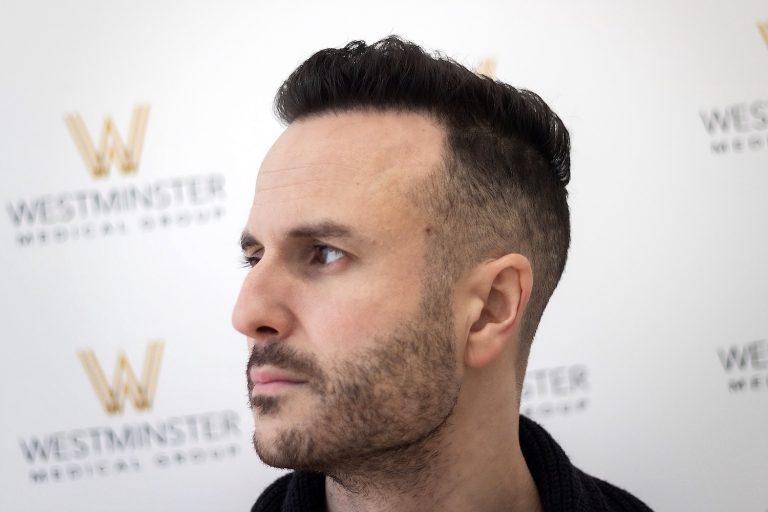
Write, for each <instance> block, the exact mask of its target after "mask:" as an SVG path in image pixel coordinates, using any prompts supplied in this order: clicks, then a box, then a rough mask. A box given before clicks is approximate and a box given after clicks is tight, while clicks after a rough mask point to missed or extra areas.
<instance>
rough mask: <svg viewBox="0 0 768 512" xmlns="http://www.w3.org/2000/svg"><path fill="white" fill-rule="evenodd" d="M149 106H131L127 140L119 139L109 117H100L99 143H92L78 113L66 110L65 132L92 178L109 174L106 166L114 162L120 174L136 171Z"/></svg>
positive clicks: (113, 123)
mask: <svg viewBox="0 0 768 512" xmlns="http://www.w3.org/2000/svg"><path fill="white" fill-rule="evenodd" d="M148 118H149V106H148V105H139V106H137V107H136V108H134V109H133V115H132V116H131V126H130V129H129V131H128V144H124V143H123V139H122V137H120V134H119V133H118V131H117V128H115V122H114V121H113V120H112V118H111V117H109V116H107V117H106V118H104V124H103V125H102V128H101V138H100V139H99V147H98V148H96V147H95V146H94V145H93V140H92V139H91V136H90V135H89V134H88V130H87V129H86V128H85V123H84V122H83V119H82V118H81V117H80V114H69V115H67V116H65V117H64V122H65V123H67V127H68V128H69V133H70V134H71V135H72V138H73V139H74V141H75V145H76V146H77V149H78V150H79V151H80V155H81V156H82V157H83V161H84V162H85V165H86V166H87V167H88V170H90V171H91V174H92V175H93V176H94V177H95V178H102V177H104V176H106V175H107V174H109V166H110V165H111V164H112V163H114V164H116V165H117V166H118V167H119V168H120V170H121V171H122V172H123V173H124V174H130V173H133V172H136V169H138V167H139V158H141V149H142V146H143V145H144V133H145V132H146V130H147V119H148Z"/></svg>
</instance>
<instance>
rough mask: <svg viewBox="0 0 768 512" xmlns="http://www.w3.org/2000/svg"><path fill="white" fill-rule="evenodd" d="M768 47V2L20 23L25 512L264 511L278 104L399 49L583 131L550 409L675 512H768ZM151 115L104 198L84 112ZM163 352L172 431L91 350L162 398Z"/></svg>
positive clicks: (98, 5)
mask: <svg viewBox="0 0 768 512" xmlns="http://www.w3.org/2000/svg"><path fill="white" fill-rule="evenodd" d="M761 22H763V23H764V22H768V5H767V4H766V3H765V2H764V1H762V0H744V1H739V2H702V1H693V0H687V1H683V0H675V1H664V2H661V1H653V2H634V3H630V2H610V1H607V0H605V1H598V0H592V1H589V2H567V1H564V0H563V1H550V2H537V3H533V2H523V1H509V2H497V3H494V2H489V1H475V2H451V1H443V2H422V3H417V2H404V1H399V0H398V1H390V2H386V3H361V2H354V3H353V2H348V3H343V2H292V3H285V2H284V3H280V2H272V3H269V4H266V3H262V2H227V1H219V2H197V3H195V2H188V1H185V2H182V1H169V2H154V1H144V0H142V1H133V2H129V3H126V2H117V1H114V0H106V1H105V0H99V1H96V0H94V1H78V2H54V1H47V2H44V1H29V0H24V1H22V0H13V1H8V0H5V1H4V2H3V4H2V5H0V66H1V68H0V114H2V115H0V145H1V146H0V148H1V149H2V151H0V202H2V206H3V213H2V214H1V218H0V263H1V264H0V282H1V283H2V294H0V334H1V335H2V343H1V344H0V375H1V376H2V377H1V378H2V381H1V382H0V405H1V406H2V410H3V414H2V416H3V420H2V422H1V423H0V460H2V464H1V465H0V509H2V510H4V511H22V510H23V511H43V510H53V509H57V510H58V509H61V510H83V511H88V510H94V511H95V510H114V511H120V510H126V511H127V510H182V509H183V510H189V511H197V510H199V511H203V510H211V509H215V510H247V509H248V507H250V505H251V504H252V502H253V500H254V499H255V498H256V496H257V495H258V494H259V492H260V491H261V490H262V489H263V488H264V487H265V486H266V485H267V484H268V483H269V482H271V481H272V480H273V479H274V477H275V475H277V474H279V472H277V471H275V470H273V469H270V468H267V467H265V466H263V465H262V464H261V463H260V462H259V461H258V459H257V458H256V456H255V455H254V454H253V453H252V449H251V448H250V447H249V441H248V439H249V436H250V429H251V417H250V413H249V411H248V409H247V401H246V393H245V379H244V371H243V370H244V365H245V362H246V348H245V343H244V340H242V339H241V337H240V336H239V335H238V334H237V333H236V332H235V331H234V330H233V329H232V328H231V326H230V320H229V317H230V310H231V307H232V305H233V303H234V299H235V295H236V293H237V290H238V288H239V285H240V281H241V279H242V278H243V276H244V270H241V269H240V268H239V266H238V257H239V254H238V252H239V248H238V236H239V233H240V229H241V227H242V225H243V224H244V222H245V217H246V213H247V210H248V208H249V203H250V199H251V192H252V188H253V185H254V181H255V173H256V169H257V168H258V165H259V162H260V160H261V158H262V157H263V155H264V153H265V151H266V149H267V148H268V147H269V145H270V144H271V142H272V141H273V140H274V138H275V137H276V136H277V135H278V134H279V132H280V130H281V127H280V125H279V124H278V123H277V122H276V121H275V120H274V118H273V117H272V114H271V102H272V98H273V95H274V92H275V90H276V88H277V87H278V86H279V84H280V83H281V82H282V80H283V79H284V78H285V77H286V76H287V75H288V73H289V72H290V71H291V70H292V69H293V68H294V67H295V66H296V65H297V64H299V63H300V62H301V61H302V60H303V59H305V58H306V57H307V56H309V55H310V54H311V53H313V52H314V51H316V50H318V49H320V48H324V47H328V46H340V45H342V44H344V43H346V42H347V41H349V40H351V39H365V40H367V41H373V40H376V39H379V38H381V37H383V36H385V35H387V34H389V33H397V34H400V35H402V36H405V37H407V38H409V39H412V40H414V41H416V42H418V43H420V44H423V45H425V46H427V47H429V48H436V49H440V50H443V51H444V52H446V53H447V54H448V55H451V56H453V57H455V58H457V59H458V60H459V61H461V62H463V63H465V64H467V65H470V66H475V65H477V64H479V63H480V62H481V61H482V60H483V59H487V58H490V59H494V60H495V61H496V62H497V68H496V74H497V76H498V77H499V78H501V79H502V80H505V81H507V82H509V83H512V84H514V85H517V86H521V87H526V88H529V89H532V90H534V91H536V92H538V93H539V94H541V95H542V97H544V99H545V100H547V101H548V102H549V103H550V105H551V106H552V107H553V108H554V110H555V111H556V112H558V113H559V114H560V115H561V117H562V118H563V120H564V121H565V123H566V125H567V126H568V127H569V129H570V130H571V134H572V138H573V169H572V173H573V180H572V183H571V185H570V186H569V189H570V192H571V196H570V197H571V205H572V215H573V246H572V251H571V255H570V259H569V262H568V266H567V269H566V273H565V276H564V279H563V281H562V283H561V285H560V287H559V289H558V291H557V292H556V294H555V296H554V298H553V300H552V302H551V304H550V307H549V309H548V311H547V313H546V314H545V316H544V320H543V324H542V327H541V328H540V331H539V334H538V336H537V339H536V341H535V344H534V351H533V356H532V361H531V364H530V373H529V377H528V379H527V381H526V390H525V397H524V402H523V412H525V413H527V414H529V415H531V417H533V418H534V419H536V420H538V421H540V422H542V423H543V424H544V425H545V426H546V427H547V428H548V429H549V430H550V432H552V433H553V435H554V436H555V437H556V438H557V439H558V440H559V441H560V442H561V444H562V445H563V446H564V447H565V449H566V451H567V452H568V453H569V455H570V456H571V458H572V459H573V460H574V461H575V463H576V464H578V465H580V466H581V468H582V469H584V470H585V471H587V472H590V473H593V474H596V475H598V476H600V477H602V478H605V479H607V480H609V481H612V482H614V483H616V484H618V485H620V486H623V487H626V488H627V489H629V490H630V491H631V492H633V493H634V494H636V495H638V496H639V497H641V498H643V499H644V500H645V501H647V502H648V503H649V505H651V506H652V508H654V509H657V510H670V511H680V510H696V511H702V512H705V511H713V512H715V511H729V512H731V511H736V512H740V511H743V512H765V511H766V510H768V485H766V481H767V480H768V442H766V425H767V424H768V342H766V340H767V339H768V298H766V292H765V290H766V287H767V285H768V275H767V272H766V270H765V262H766V261H768V229H766V224H767V223H766V220H767V219H768V203H766V197H767V196H766V192H767V191H768V165H767V164H768V34H767V35H765V36H763V35H762V34H761V31H760V29H759V24H760V23H761ZM767 32H768V31H767ZM139 105H148V106H149V107H150V111H149V117H148V122H147V125H146V134H145V137H144V146H143V152H142V154H141V158H140V161H139V166H138V172H137V173H134V174H130V175H124V174H122V173H121V172H120V171H119V169H118V167H117V166H114V167H112V169H111V170H110V173H109V175H108V176H107V177H105V178H101V179H96V178H94V177H93V176H92V175H91V174H90V172H89V170H88V168H87V166H86V165H85V163H84V161H83V159H82V158H81V155H80V153H79V152H78V149H77V147H76V145H75V143H74V139H73V137H72V136H71V134H70V133H69V131H68V129H67V126H66V124H65V122H64V116H65V115H67V114H72V113H77V114H79V115H80V116H81V118H82V120H83V122H84V125H85V126H86V127H87V131H88V132H89V133H90V136H91V137H92V138H93V139H94V143H95V144H98V137H99V134H100V133H101V131H102V128H103V122H104V118H105V116H110V117H111V119H113V120H114V126H115V127H116V129H117V131H118V132H119V133H120V134H121V135H122V136H123V138H124V139H125V138H126V137H127V134H128V132H129V126H130V124H131V113H132V111H133V109H134V108H135V107H136V106H139ZM211 183H214V184H218V185H210V184H211ZM206 187H208V188H206ZM211 187H213V189H215V190H214V192H211V190H213V189H211ZM217 187H218V188H217ZM206 190H208V192H210V193H207V194H206V192H205V191H206ZM131 197H133V199H132V200H130V199H127V198H131ZM158 340H160V341H161V342H162V353H161V356H160V357H159V358H156V359H154V360H152V361H154V363H155V367H156V368H157V371H156V372H155V373H154V374H153V375H154V376H156V378H157V387H156V392H155V394H154V396H152V397H149V398H151V399H152V400H151V404H148V405H150V406H149V407H144V408H141V407H136V406H135V405H134V404H133V403H130V401H128V403H127V404H126V405H125V407H124V409H123V411H122V413H120V414H108V413H107V412H106V410H105V409H104V407H103V406H102V403H101V402H100V401H99V399H98V397H97V394H96V392H95V389H94V386H93V385H92V382H91V380H90V376H91V375H89V373H88V372H87V371H86V369H85V367H84V365H83V364H82V363H81V360H80V358H79V356H78V354H79V353H80V352H82V351H87V350H91V351H93V357H95V360H96V361H97V362H98V365H100V367H101V368H102V370H103V372H104V374H105V378H106V381H109V383H110V384H111V383H112V378H113V372H114V367H115V364H116V362H117V361H118V360H120V354H121V353H124V354H125V359H124V360H123V361H124V362H125V361H127V362H129V365H130V367H132V368H133V370H134V371H135V373H136V374H137V379H141V372H142V368H144V369H147V368H149V367H150V366H151V364H150V363H145V362H144V357H145V353H146V352H147V351H148V347H149V346H150V343H152V342H155V341H158ZM150 359H151V358H150ZM150 362H151V361H150ZM142 365H143V366H142ZM123 370H124V368H123ZM149 373H150V374H152V372H149ZM117 374H118V375H124V376H125V375H127V374H126V373H125V372H124V371H123V372H117ZM150 377H151V375H150ZM97 380H98V379H97Z"/></svg>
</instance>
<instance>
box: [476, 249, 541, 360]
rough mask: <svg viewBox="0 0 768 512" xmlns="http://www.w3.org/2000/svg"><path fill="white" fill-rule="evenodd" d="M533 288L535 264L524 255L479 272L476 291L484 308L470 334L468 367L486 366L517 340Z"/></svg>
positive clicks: (492, 263) (495, 262) (508, 257)
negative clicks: (532, 267)
mask: <svg viewBox="0 0 768 512" xmlns="http://www.w3.org/2000/svg"><path fill="white" fill-rule="evenodd" d="M532 284H533V271H532V269H531V263H530V261H529V260H528V258H526V257H525V256H523V255H521V254H507V255H504V256H502V257H501V258H498V259H495V260H492V261H489V262H486V263H485V264H483V267H482V268H480V269H478V276H477V283H476V286H475V288H474V289H475V292H476V293H478V294H479V298H480V299H481V300H482V302H483V307H482V310H481V312H480V315H479V316H478V318H477V319H476V320H475V322H474V323H473V324H472V326H471V328H470V330H469V335H468V338H467V345H466V354H465V363H466V365H467V366H469V367H473V368H481V367H483V366H486V365H487V364H489V363H491V362H492V361H494V360H495V359H496V358H497V357H498V356H499V354H501V353H502V352H504V351H505V349H506V348H507V347H508V346H509V344H510V342H513V341H514V340H516V339H517V337H518V332H519V327H520V323H521V320H522V316H523V314H524V312H525V307H526V305H527V304H528V298H529V297H530V294H531V287H532Z"/></svg>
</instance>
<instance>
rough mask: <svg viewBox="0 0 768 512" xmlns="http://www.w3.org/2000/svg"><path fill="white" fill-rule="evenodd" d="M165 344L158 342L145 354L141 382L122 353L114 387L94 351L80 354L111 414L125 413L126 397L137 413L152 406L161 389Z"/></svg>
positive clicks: (113, 379) (92, 381) (92, 382)
mask: <svg viewBox="0 0 768 512" xmlns="http://www.w3.org/2000/svg"><path fill="white" fill-rule="evenodd" d="M163 345H164V343H163V342H162V341H154V342H151V343H150V344H149V346H148V347H147V351H146V353H145V354H144V368H142V372H141V381H139V380H138V379H137V378H136V374H135V373H134V372H133V369H132V368H131V365H130V363H128V358H127V357H126V355H125V353H124V352H120V353H119V354H118V357H117V365H115V373H114V375H113V378H112V386H111V387H110V385H109V383H108V382H107V377H106V376H105V375H104V371H103V370H102V369H101V365H100V364H99V361H98V359H96V354H94V353H93V350H83V351H81V352H79V353H78V356H79V357H80V362H81V363H83V367H84V368H85V372H86V373H87V374H88V377H89V378H90V379H91V384H93V389H95V390H96V396H98V398H99V401H100V402H101V405H102V406H104V410H106V411H107V413H108V414H119V413H121V412H123V406H124V405H125V399H126V397H130V398H131V401H132V402H133V406H134V407H135V408H136V410H137V411H141V410H144V409H149V408H151V407H152V401H153V400H154V398H155V390H156V389H157V377H158V374H159V372H160V360H161V359H162V357H163Z"/></svg>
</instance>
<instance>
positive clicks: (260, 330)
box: [256, 325, 277, 334]
mask: <svg viewBox="0 0 768 512" xmlns="http://www.w3.org/2000/svg"><path fill="white" fill-rule="evenodd" d="M256 332H258V333H261V334H277V329H273V328H272V327H269V326H266V325H262V326H261V327H259V328H258V329H256Z"/></svg>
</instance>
